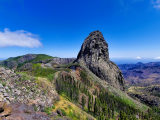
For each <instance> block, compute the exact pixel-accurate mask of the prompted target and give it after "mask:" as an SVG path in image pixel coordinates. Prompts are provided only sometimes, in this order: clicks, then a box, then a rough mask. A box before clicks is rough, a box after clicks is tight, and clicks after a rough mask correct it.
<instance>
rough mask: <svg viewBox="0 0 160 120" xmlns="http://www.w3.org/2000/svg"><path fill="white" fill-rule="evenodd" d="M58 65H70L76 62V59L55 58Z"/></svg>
mask: <svg viewBox="0 0 160 120" xmlns="http://www.w3.org/2000/svg"><path fill="white" fill-rule="evenodd" d="M53 60H54V61H56V62H57V63H58V64H68V63H70V62H73V61H74V60H76V58H53Z"/></svg>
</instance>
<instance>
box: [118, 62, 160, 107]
mask: <svg viewBox="0 0 160 120" xmlns="http://www.w3.org/2000/svg"><path fill="white" fill-rule="evenodd" d="M119 68H120V69H121V70H122V72H123V75H124V78H125V80H126V87H127V93H128V94H129V95H130V96H131V97H133V98H136V99H137V100H139V101H142V102H143V103H146V104H148V105H149V106H157V107H158V106H160V100H159V97H160V95H159V92H160V90H159V89H160V62H150V63H137V64H122V65H119Z"/></svg>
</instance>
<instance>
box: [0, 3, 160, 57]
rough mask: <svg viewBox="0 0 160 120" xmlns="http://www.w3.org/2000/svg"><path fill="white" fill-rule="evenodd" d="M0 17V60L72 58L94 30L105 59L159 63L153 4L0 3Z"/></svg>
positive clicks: (158, 23) (158, 8)
mask: <svg viewBox="0 0 160 120" xmlns="http://www.w3.org/2000/svg"><path fill="white" fill-rule="evenodd" d="M42 8H43V9H42ZM0 16H1V18H3V19H0V51H1V52H0V56H1V57H2V58H8V57H10V56H18V55H24V54H25V53H34V54H46V53H48V54H49V55H51V56H58V57H65V58H66V57H76V56H77V53H78V52H79V50H80V48H81V45H82V43H83V42H84V40H85V38H86V37H87V36H88V35H89V34H90V33H91V32H92V31H95V30H99V31H101V32H102V34H103V36H104V39H105V40H106V42H107V43H108V48H109V55H110V57H111V58H113V57H118V58H125V57H128V58H133V59H134V58H137V59H139V58H147V57H150V58H153V59H154V58H157V59H160V53H159V51H160V47H159V44H160V40H159V39H160V34H159V33H160V29H159V28H160V1H159V0H155V1H153V0H148V1H144V0H129V1H128V0H116V1H105V0H102V1H97V0H87V1H86V0H81V1H75V0H69V1H61V0H60V1H53V0H49V1H47V2H46V1H45V0H39V1H34V0H22V1H21V0H15V1H12V0H0Z"/></svg>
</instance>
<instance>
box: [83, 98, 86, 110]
mask: <svg viewBox="0 0 160 120" xmlns="http://www.w3.org/2000/svg"><path fill="white" fill-rule="evenodd" d="M85 104H86V98H85V96H82V106H83V109H84V107H85Z"/></svg>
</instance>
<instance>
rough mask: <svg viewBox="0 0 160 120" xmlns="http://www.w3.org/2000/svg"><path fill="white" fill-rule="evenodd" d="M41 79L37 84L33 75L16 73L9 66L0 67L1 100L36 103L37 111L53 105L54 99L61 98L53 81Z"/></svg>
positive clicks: (8, 102)
mask: <svg viewBox="0 0 160 120" xmlns="http://www.w3.org/2000/svg"><path fill="white" fill-rule="evenodd" d="M41 79H42V80H41V81H40V80H39V83H38V84H37V83H36V79H35V78H34V77H32V76H25V75H21V74H16V73H14V71H12V70H10V69H8V68H4V67H0V101H4V102H6V103H7V104H10V103H14V102H19V103H25V104H28V105H34V106H35V107H36V109H37V111H43V110H44V108H45V107H52V106H53V103H54V101H55V100H58V99H59V97H58V93H57V92H56V90H55V89H54V86H52V84H51V83H47V82H45V80H43V78H41Z"/></svg>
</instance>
